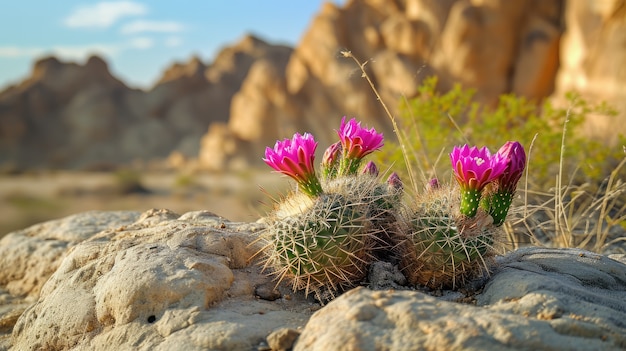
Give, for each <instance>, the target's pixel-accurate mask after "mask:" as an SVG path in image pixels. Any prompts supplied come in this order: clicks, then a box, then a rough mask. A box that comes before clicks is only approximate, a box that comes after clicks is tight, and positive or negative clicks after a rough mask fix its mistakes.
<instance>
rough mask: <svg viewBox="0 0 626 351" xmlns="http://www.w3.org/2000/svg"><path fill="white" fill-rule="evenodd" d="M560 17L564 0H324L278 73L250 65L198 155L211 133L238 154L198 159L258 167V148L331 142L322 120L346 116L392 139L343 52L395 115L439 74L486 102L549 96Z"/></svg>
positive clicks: (446, 83) (332, 122)
mask: <svg viewBox="0 0 626 351" xmlns="http://www.w3.org/2000/svg"><path fill="white" fill-rule="evenodd" d="M561 13H562V0H550V1H540V0H534V1H498V0H493V1H460V0H459V1H455V0H446V1H427V0H407V1H395V2H392V3H390V2H388V1H379V0H351V1H347V2H346V3H345V4H343V5H337V4H334V3H332V2H327V3H325V4H324V5H323V6H322V8H321V10H320V11H319V13H318V14H317V15H316V16H315V18H314V19H313V20H312V22H311V24H310V26H309V28H308V30H307V31H306V33H305V34H304V36H303V37H302V39H301V40H300V42H299V43H298V45H297V46H296V48H295V50H294V51H293V54H292V55H291V57H290V58H289V61H288V63H287V65H286V67H285V71H284V72H283V71H281V70H280V65H279V66H271V67H268V65H267V64H265V65H264V66H263V67H264V68H260V67H257V70H251V71H250V74H249V75H248V77H246V80H245V82H244V83H243V87H242V90H241V91H240V92H239V93H238V94H237V95H236V98H234V99H233V104H232V105H231V110H230V119H229V122H228V124H227V128H228V129H229V131H228V133H225V132H223V131H221V132H220V133H217V132H216V130H212V131H211V132H210V133H209V134H207V135H206V136H205V140H203V147H202V149H201V150H200V154H201V155H202V154H205V153H208V152H209V151H208V150H205V146H204V145H213V144H215V143H214V142H211V141H210V139H211V138H223V137H224V135H225V134H229V135H231V139H232V140H233V143H235V144H237V145H238V148H237V149H238V150H240V151H239V152H238V153H237V154H236V155H235V154H228V153H227V152H222V151H221V150H219V149H217V150H216V149H212V150H210V151H211V152H212V153H217V154H219V155H218V156H216V159H219V160H222V163H221V164H217V165H216V163H215V162H214V159H213V160H211V162H210V163H203V162H202V160H203V159H206V158H205V157H204V156H201V163H202V164H203V165H204V166H206V168H210V169H223V168H225V167H228V165H229V164H231V163H232V162H230V159H231V158H239V159H243V160H246V161H247V164H250V165H256V164H261V161H260V160H261V157H260V156H259V151H258V150H262V149H263V147H264V146H271V145H272V144H273V142H274V140H276V139H282V138H285V137H291V135H293V133H295V132H303V131H306V132H310V133H313V134H314V135H315V136H316V139H317V140H318V141H319V142H320V144H321V145H329V144H331V143H333V142H334V141H335V139H336V134H335V133H333V128H332V127H331V128H329V127H328V126H335V128H338V127H339V121H340V119H341V117H342V116H344V115H347V116H349V117H358V118H359V119H360V120H361V121H363V122H364V123H365V124H367V125H368V126H371V127H376V128H377V130H379V131H382V132H384V133H385V134H386V135H387V136H388V138H390V139H393V132H392V130H393V129H392V124H391V121H390V118H389V116H388V115H387V113H386V111H385V109H384V108H383V107H382V105H381V103H380V101H379V100H378V97H377V96H376V95H375V94H374V92H373V91H372V88H371V87H370V85H369V83H368V82H367V81H366V80H365V79H363V77H362V72H361V67H359V65H357V64H356V62H354V61H353V60H352V59H351V58H348V57H344V55H343V54H342V52H343V51H350V52H351V53H352V55H353V56H354V57H356V58H357V59H359V60H360V61H361V62H362V64H364V65H363V67H362V68H363V69H364V70H365V71H366V72H367V74H368V75H369V77H370V79H371V80H372V82H373V83H374V85H375V86H376V89H377V90H378V93H379V97H380V98H381V100H382V101H383V102H385V103H386V104H387V107H388V108H389V110H390V111H391V114H393V115H396V114H397V113H398V109H397V107H398V106H397V102H398V101H400V99H402V98H403V97H408V98H410V97H412V96H414V95H415V94H416V93H417V88H418V87H419V85H420V83H421V82H422V80H423V79H424V78H425V77H427V76H430V75H438V76H439V77H440V87H439V89H441V90H446V89H449V88H451V87H452V86H453V85H454V84H456V83H461V84H463V85H464V86H465V87H467V88H475V89H476V90H477V92H478V93H477V98H478V99H479V100H481V101H482V102H486V103H493V102H495V101H496V100H497V98H498V96H499V95H500V94H502V93H518V94H521V95H524V96H526V97H529V98H533V99H541V98H544V97H547V96H549V95H550V94H551V93H552V91H553V90H554V77H555V75H556V72H557V68H558V60H559V51H558V48H559V46H558V44H559V39H560V36H561V27H560V25H561ZM259 65H260V66H261V64H260V63H259ZM213 133H214V134H213ZM245 145H248V147H246V146H245ZM247 150H254V151H253V152H250V153H246V151H247ZM237 164H240V162H237Z"/></svg>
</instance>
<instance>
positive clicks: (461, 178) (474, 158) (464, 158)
mask: <svg viewBox="0 0 626 351" xmlns="http://www.w3.org/2000/svg"><path fill="white" fill-rule="evenodd" d="M450 161H452V169H453V171H454V177H455V178H456V180H457V181H458V182H459V185H460V186H461V188H463V189H472V190H476V191H481V190H482V189H483V188H484V187H485V186H486V185H487V184H488V183H490V182H491V181H493V180H494V179H496V178H498V177H499V176H500V175H501V174H502V173H503V172H504V169H505V168H506V160H504V159H503V158H502V155H499V154H496V155H493V156H491V153H490V152H489V149H487V147H486V146H485V147H483V148H481V149H479V148H477V147H476V146H472V147H471V148H470V147H469V146H467V145H464V146H463V147H460V148H459V147H457V146H455V147H454V149H452V153H450Z"/></svg>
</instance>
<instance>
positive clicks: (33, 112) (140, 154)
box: [0, 35, 291, 170]
mask: <svg viewBox="0 0 626 351" xmlns="http://www.w3.org/2000/svg"><path fill="white" fill-rule="evenodd" d="M290 53H291V48H288V47H286V46H282V45H271V44H268V43H266V42H264V41H262V40H261V39H258V38H256V37H253V36H250V35H249V36H245V37H244V38H243V39H242V40H241V41H239V42H238V43H235V44H234V45H232V46H229V47H226V48H224V49H223V50H222V52H221V53H220V54H219V55H218V56H217V57H216V59H215V61H214V62H212V63H211V64H205V63H204V62H202V61H201V60H200V59H199V58H197V57H192V58H191V59H190V60H189V61H188V62H185V63H176V64H174V65H173V66H172V67H170V68H169V69H167V70H166V71H165V72H164V74H163V77H161V79H160V80H159V81H158V82H157V84H156V85H155V86H154V87H153V88H152V89H150V90H149V91H141V90H136V89H131V88H129V87H127V86H126V85H125V84H124V83H122V82H121V81H119V80H118V79H116V78H115V77H114V76H113V75H112V74H111V73H110V72H109V69H108V67H107V64H106V62H104V61H103V60H102V59H101V58H99V57H96V56H94V57H91V58H90V59H89V60H88V61H87V62H86V63H85V64H84V65H79V64H75V63H64V62H60V61H58V60H57V59H56V58H44V59H41V60H39V61H38V62H36V63H35V65H34V68H33V72H32V74H31V76H30V77H29V78H27V79H26V80H25V81H23V82H21V83H20V84H18V85H16V86H13V87H9V88H7V89H6V90H4V91H1V92H0V168H6V169H17V170H19V169H30V168H61V169H68V168H69V169H72V168H87V169H110V168H111V167H114V166H116V165H118V164H121V163H129V162H131V161H132V160H136V159H142V160H145V161H150V160H154V159H162V158H165V157H167V155H168V154H170V153H171V152H173V151H177V152H179V153H181V154H183V155H185V156H187V157H190V156H196V155H197V154H198V150H199V149H200V140H201V138H202V136H203V134H205V133H206V131H207V128H208V126H209V125H210V124H211V123H218V122H221V123H224V122H226V121H227V120H228V117H229V113H230V112H229V111H230V102H231V99H232V97H233V95H234V94H235V93H236V92H237V91H239V89H240V88H241V85H242V83H243V80H244V78H245V77H246V76H247V74H248V71H249V70H250V67H251V66H252V65H253V64H254V63H255V62H256V61H257V60H266V62H270V63H271V64H276V65H278V64H280V62H281V60H282V61H286V59H285V57H288V56H289V55H290ZM281 69H282V70H284V64H283V67H281Z"/></svg>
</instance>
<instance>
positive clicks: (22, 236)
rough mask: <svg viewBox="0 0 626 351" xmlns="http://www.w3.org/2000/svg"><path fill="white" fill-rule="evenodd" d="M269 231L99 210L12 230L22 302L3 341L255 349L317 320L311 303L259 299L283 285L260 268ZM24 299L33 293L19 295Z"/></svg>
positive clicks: (14, 305) (2, 312)
mask: <svg viewBox="0 0 626 351" xmlns="http://www.w3.org/2000/svg"><path fill="white" fill-rule="evenodd" d="M262 228H263V226H262V225H261V224H255V223H239V224H237V223H231V222H228V221H227V220H225V219H223V218H221V217H218V216H216V215H214V214H211V213H208V212H205V211H197V212H190V213H186V214H184V215H182V216H180V215H178V214H175V213H173V212H171V211H168V210H150V211H147V212H144V213H143V214H141V215H139V213H134V212H133V213H127V212H119V213H117V212H113V213H108V212H88V213H84V214H78V215H75V216H71V217H68V218H65V219H61V220H57V221H52V222H46V223H43V224H41V225H37V226H34V227H31V228H28V229H26V230H23V231H18V232H14V233H11V234H9V235H8V236H6V237H5V238H3V239H2V242H1V244H0V248H1V249H2V250H3V252H2V253H3V260H4V261H3V262H2V263H3V267H11V268H10V269H3V271H2V274H3V276H2V280H0V281H1V285H0V289H7V290H8V292H10V294H7V293H5V292H4V291H5V290H0V299H2V300H3V301H7V302H8V303H10V304H11V309H6V308H4V307H3V308H2V309H0V335H3V336H2V338H0V341H1V342H2V343H4V345H6V344H7V340H8V339H7V336H6V335H7V333H11V334H12V336H11V339H10V345H11V346H12V347H13V348H14V349H80V348H83V349H92V350H109V349H111V348H115V349H124V348H131V347H132V348H135V346H139V349H150V350H153V349H156V350H159V349H160V350H168V349H172V347H175V348H177V349H185V350H194V349H206V348H209V349H223V350H227V349H252V348H255V347H256V346H257V345H260V344H261V343H262V342H264V340H265V339H266V337H267V335H269V334H270V333H271V332H272V331H274V330H277V329H280V328H297V327H301V326H302V325H304V322H305V321H306V319H307V318H308V316H309V315H310V314H311V311H310V307H309V303H308V302H306V300H305V299H304V297H301V298H297V297H296V298H292V299H291V300H277V301H275V302H272V303H270V302H268V301H264V300H259V299H257V298H256V297H255V289H254V287H255V286H258V285H263V284H266V285H268V284H269V283H271V282H270V278H268V277H266V275H264V274H262V273H261V272H260V270H261V268H260V265H257V264H255V263H254V262H252V256H253V255H254V254H256V252H257V251H258V250H259V247H258V245H257V244H256V243H255V239H256V235H255V234H254V233H256V232H258V231H259V230H261V229H262ZM27 244H28V246H27ZM24 246H26V247H28V248H29V249H28V250H26V249H23V248H22V247H24ZM30 252H33V253H34V254H29V253H30ZM45 253H49V254H47V255H46V254H45ZM5 264H6V265H5ZM37 267H41V268H38V269H33V268H37ZM43 267H48V269H47V270H45V269H44V268H43ZM34 282H37V283H39V284H40V285H36V284H35V283H34ZM41 285H42V286H41ZM24 293H27V294H30V296H31V297H32V298H31V299H28V300H20V299H18V298H17V297H15V296H18V297H19V296H20V295H23V294H24ZM16 299H17V300H16ZM18 317H19V318H18ZM0 345H3V344H0Z"/></svg>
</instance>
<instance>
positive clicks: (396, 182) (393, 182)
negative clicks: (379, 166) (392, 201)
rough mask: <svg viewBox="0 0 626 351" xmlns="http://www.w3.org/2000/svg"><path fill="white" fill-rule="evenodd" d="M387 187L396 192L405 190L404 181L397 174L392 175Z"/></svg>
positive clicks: (388, 179)
mask: <svg viewBox="0 0 626 351" xmlns="http://www.w3.org/2000/svg"><path fill="white" fill-rule="evenodd" d="M387 186H389V187H390V188H391V189H393V190H395V191H402V189H404V184H402V179H400V176H399V175H398V173H396V172H393V173H391V174H390V175H389V177H388V178H387Z"/></svg>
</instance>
